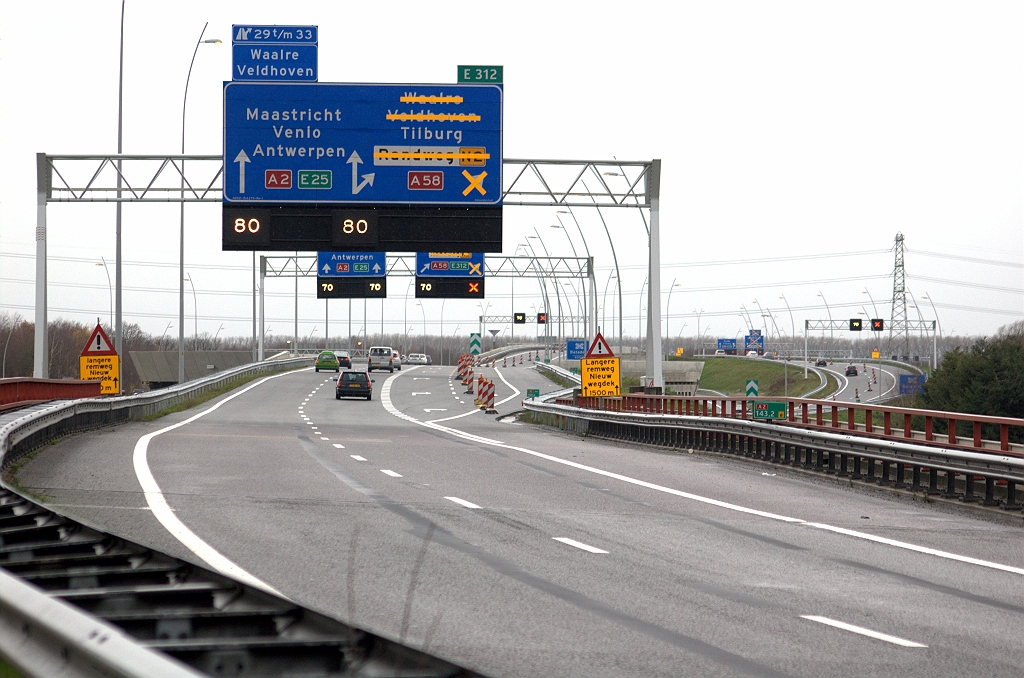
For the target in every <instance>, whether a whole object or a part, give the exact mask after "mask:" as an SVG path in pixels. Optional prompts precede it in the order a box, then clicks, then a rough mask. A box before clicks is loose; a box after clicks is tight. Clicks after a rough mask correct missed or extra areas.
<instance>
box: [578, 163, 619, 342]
mask: <svg viewBox="0 0 1024 678" xmlns="http://www.w3.org/2000/svg"><path fill="white" fill-rule="evenodd" d="M583 187H584V188H586V189H587V193H590V188H589V187H587V183H586V182H585V181H584V182H583ZM590 199H591V200H592V201H593V202H594V209H596V210H597V216H598V217H600V219H601V225H602V226H604V234H605V235H606V236H608V247H609V248H610V249H611V251H612V262H613V263H614V264H615V286H616V287H617V288H618V291H619V355H622V309H623V306H622V273H620V272H619V256H618V255H617V254H616V253H615V243H613V242H612V234H611V231H609V230H608V223H607V222H606V221H605V220H604V214H602V213H601V206H600V205H598V204H597V198H595V197H594V196H593V194H591V195H590ZM612 320H613V321H614V320H615V316H612Z"/></svg>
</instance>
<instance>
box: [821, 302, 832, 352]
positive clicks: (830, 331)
mask: <svg viewBox="0 0 1024 678" xmlns="http://www.w3.org/2000/svg"><path fill="white" fill-rule="evenodd" d="M818 296H819V297H821V300H822V301H823V302H825V311H827V312H828V337H829V338H828V348H829V350H832V342H833V341H835V332H834V331H833V330H832V309H830V308H829V307H828V302H827V301H825V295H824V294H822V293H821V290H818Z"/></svg>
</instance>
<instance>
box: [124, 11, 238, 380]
mask: <svg viewBox="0 0 1024 678" xmlns="http://www.w3.org/2000/svg"><path fill="white" fill-rule="evenodd" d="M209 25H210V22H209V21H207V22H206V23H205V24H203V30H202V31H201V32H200V33H199V39H198V40H197V41H196V48H195V50H193V52H192V61H190V62H189V64H188V76H187V77H186V78H185V94H184V96H183V97H182V99H181V154H182V155H185V109H186V106H187V105H188V85H189V82H191V80H192V67H193V66H194V65H195V63H196V54H198V53H199V45H202V44H209V45H219V44H220V40H217V39H216V38H211V39H209V40H203V36H204V35H206V28H207V26H209ZM118 204H120V203H118ZM196 322H197V323H198V320H197V321H196ZM184 381H185V161H184V160H183V161H182V162H181V223H180V226H179V237H178V383H179V384H180V383H182V382H184Z"/></svg>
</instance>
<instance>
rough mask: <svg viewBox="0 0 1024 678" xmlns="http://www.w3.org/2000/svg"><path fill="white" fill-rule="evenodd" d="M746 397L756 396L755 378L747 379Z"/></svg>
mask: <svg viewBox="0 0 1024 678" xmlns="http://www.w3.org/2000/svg"><path fill="white" fill-rule="evenodd" d="M747 397H748V398H756V397H757V379H749V380H748V381H747Z"/></svg>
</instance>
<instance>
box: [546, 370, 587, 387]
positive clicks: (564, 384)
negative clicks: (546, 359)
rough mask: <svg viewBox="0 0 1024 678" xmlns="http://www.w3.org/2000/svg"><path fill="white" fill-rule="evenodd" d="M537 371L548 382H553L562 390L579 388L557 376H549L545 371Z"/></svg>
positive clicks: (575, 384)
mask: <svg viewBox="0 0 1024 678" xmlns="http://www.w3.org/2000/svg"><path fill="white" fill-rule="evenodd" d="M537 371H538V372H540V373H541V374H543V375H544V376H545V377H547V378H548V380H549V381H553V382H555V383H556V384H558V385H559V386H561V387H562V388H574V387H576V386H579V384H577V383H575V382H572V381H569V380H568V379H565V378H564V377H560V376H558V375H557V374H551V373H550V372H548V371H546V370H537Z"/></svg>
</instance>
